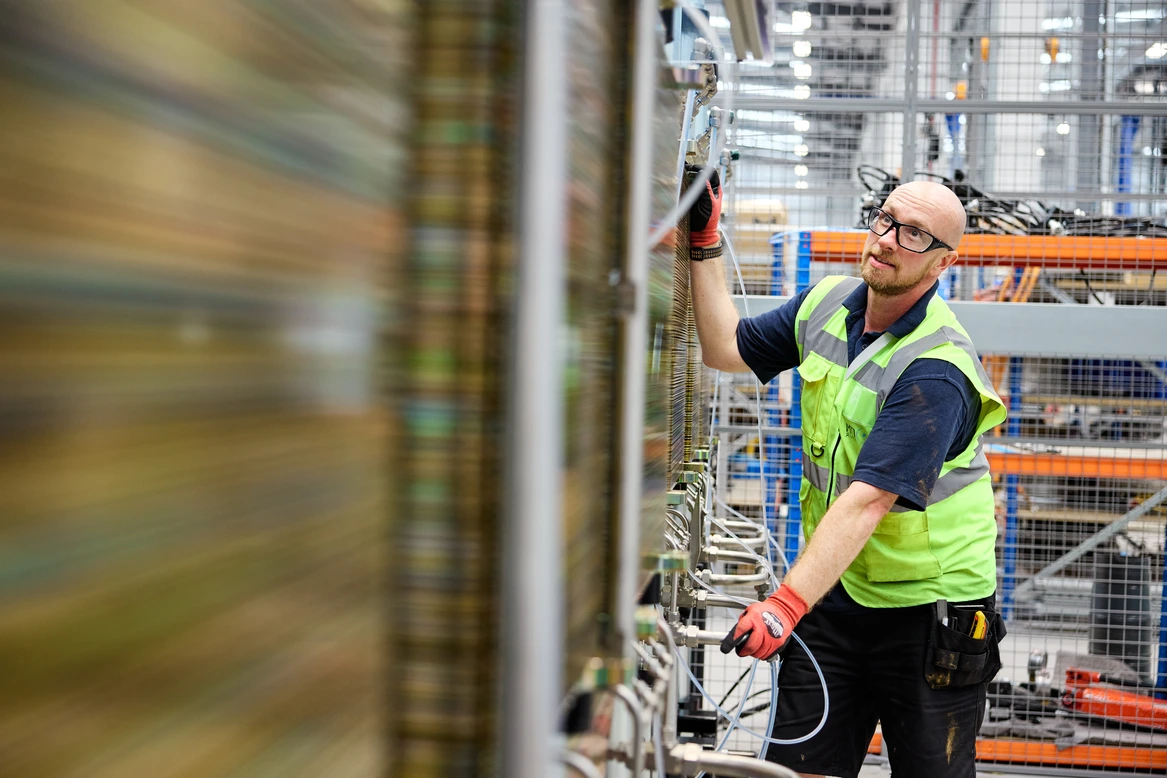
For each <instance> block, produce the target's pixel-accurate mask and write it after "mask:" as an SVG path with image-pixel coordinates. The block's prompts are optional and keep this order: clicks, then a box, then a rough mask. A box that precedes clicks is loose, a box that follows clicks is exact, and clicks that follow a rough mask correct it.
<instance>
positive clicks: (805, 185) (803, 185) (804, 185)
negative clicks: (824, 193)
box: [794, 181, 810, 189]
mask: <svg viewBox="0 0 1167 778" xmlns="http://www.w3.org/2000/svg"><path fill="white" fill-rule="evenodd" d="M809 187H810V184H808V183H806V182H805V181H795V182H794V188H795V189H808V188H809Z"/></svg>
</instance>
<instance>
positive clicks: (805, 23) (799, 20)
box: [790, 11, 811, 32]
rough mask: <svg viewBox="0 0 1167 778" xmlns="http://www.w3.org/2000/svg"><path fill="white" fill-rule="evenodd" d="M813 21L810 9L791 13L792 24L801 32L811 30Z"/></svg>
mask: <svg viewBox="0 0 1167 778" xmlns="http://www.w3.org/2000/svg"><path fill="white" fill-rule="evenodd" d="M810 23H811V15H810V11H793V12H791V14H790V25H791V26H792V27H794V29H796V30H798V31H799V32H801V31H803V30H809V29H810Z"/></svg>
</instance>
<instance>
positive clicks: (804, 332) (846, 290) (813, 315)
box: [797, 278, 863, 367]
mask: <svg viewBox="0 0 1167 778" xmlns="http://www.w3.org/2000/svg"><path fill="white" fill-rule="evenodd" d="M861 283H863V279H862V278H845V279H843V280H842V281H840V282H839V283H838V284H836V285H835V286H834V287H833V288H832V289H831V290H830V291H829V292H827V293H826V294H825V295H824V296H823V299H822V300H819V303H818V305H816V306H815V307H814V310H813V311H811V312H810V316H808V317H807V319H806V321H804V322H802V326H801V327H799V328H798V333H797V340H798V345H800V346H801V347H802V354H803V357H802V358H803V359H806V353H807V351H808V350H810V351H813V352H815V353H816V354H818V355H819V356H821V357H823V358H825V359H830V360H831V361H832V362H834V363H835V364H838V365H842V366H843V367H846V366H847V341H846V340H843V341H840V340H839V338H837V337H835V336H834V335H831V334H830V333H828V332H826V331H825V330H824V329H823V328H824V327H826V326H827V322H829V321H830V320H831V317H832V316H834V315H835V313H836V312H838V310H839V308H840V307H842V305H843V301H844V300H846V299H847V298H848V297H849V296H850V295H851V293H852V292H854V291H855V289H857V288H858V286H859V285H860V284H861ZM830 341H835V342H836V343H839V342H841V343H842V344H843V359H842V361H838V360H835V359H831V357H830V356H828V355H830V354H835V353H837V352H836V351H835V349H837V346H835V345H834V344H832V343H831V342H830Z"/></svg>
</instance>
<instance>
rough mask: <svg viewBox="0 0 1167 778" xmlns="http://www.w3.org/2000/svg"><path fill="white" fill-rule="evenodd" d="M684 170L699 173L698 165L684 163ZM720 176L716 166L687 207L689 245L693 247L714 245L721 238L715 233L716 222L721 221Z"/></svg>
mask: <svg viewBox="0 0 1167 778" xmlns="http://www.w3.org/2000/svg"><path fill="white" fill-rule="evenodd" d="M685 170H686V171H687V172H689V173H691V174H694V175H700V174H701V171H702V170H703V168H702V167H701V166H700V165H685ZM721 194H722V192H721V177H720V176H718V175H717V168H714V169H713V175H712V176H710V178H709V180H708V181H706V182H705V191H704V192H702V193H701V196H700V197H698V198H697V202H695V203H693V207H692V208H690V209H689V245H690V246H692V247H693V248H707V247H709V246H716V245H717V244H718V243H719V242H720V241H721V238H719V237H718V235H717V224H718V222H720V221H721Z"/></svg>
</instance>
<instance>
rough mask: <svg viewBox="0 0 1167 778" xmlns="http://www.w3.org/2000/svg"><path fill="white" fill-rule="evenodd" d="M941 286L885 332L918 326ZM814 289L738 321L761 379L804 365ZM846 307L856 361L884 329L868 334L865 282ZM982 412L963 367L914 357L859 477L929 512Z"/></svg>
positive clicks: (863, 455) (741, 345) (858, 468)
mask: <svg viewBox="0 0 1167 778" xmlns="http://www.w3.org/2000/svg"><path fill="white" fill-rule="evenodd" d="M938 286H939V284H933V285H932V288H931V289H929V290H928V291H927V292H926V293H925V294H924V295H923V296H922V297H921V298H920V299H919V300H917V301H916V304H915V305H913V306H912V307H911V309H909V310H908V312H907V313H905V314H904V315H903V316H901V317H900V318H899V319H898V320H897V321H896V322H895V323H894V324H892V325H891V326H890V327H888V328H887V331H888V332H889V333H891V334H892V335H895V336H896V337H900V338H902V337H903V336H905V335H907V334H908V333H910V332H911V331H912V330H914V329H915V328H916V327H918V326H919V325H920V323H921V322H922V321H924V317H925V316H926V315H927V308H928V302H929V301H930V300H931V299H932V295H934V294H936V289H937V287H938ZM809 292H810V290H809V289H808V290H806V291H805V292H801V293H800V294H798V295H797V296H795V297H794V298H793V299H792V300H790V301H788V302H787V303H786V304H785V305H782V306H781V307H779V308H775V309H773V310H771V311H767V312H766V313H763V314H762V315H760V316H756V317H754V318H751V319H742V320H741V322H740V323H739V324H738V327H737V347H738V352H739V353H740V354H741V357H742V359H743V360H744V361H745V363H746V364H747V365H748V366H749V368H750V369H751V370H752V371H753V372H754V374H755V375H756V376H757V377H758V380H760V381H761V382H762V383H767V382H768V381H770V380H771V379H773V378H774V376H776V375H778V374H779V373H781V372H782V371H783V370H789V369H790V368H792V367H797V366H798V362H799V358H798V343H797V341H796V340H795V333H794V322H795V318H796V316H797V313H798V308H799V306H801V305H802V302H803V301H804V300H805V299H806V295H807V294H808V293H809ZM843 305H844V307H846V309H847V311H848V314H847V319H846V326H847V362H848V364H850V363H851V362H854V361H855V357H857V356H858V355H859V354H861V353H862V352H863V349H865V348H867V346H869V345H870V344H871V343H872V342H874V341H875V339H876V338H878V337H879V336H880V335H882V334H883V333H882V332H868V333H864V332H863V325H864V317H865V314H866V312H867V284H866V283H862V284H860V285H859V286H858V287H857V288H856V289H855V291H854V292H852V293H851V294H850V295H849V296H848V297H847V299H846V300H844V301H843ZM980 410H981V400H980V395H979V394H978V393H977V390H976V389H975V388H974V387H973V385H972V382H970V381H969V380H968V378H967V377H966V376H965V375H964V373H962V372H961V371H960V369H959V368H957V367H956V366H955V365H953V364H952V363H950V362H946V361H944V360H941V359H926V358H923V359H917V360H914V361H913V362H912V363H911V364H910V365H908V367H907V369H906V370H904V372H903V373H902V374H900V377H899V380H897V381H896V384H895V386H894V387H893V388H892V391H891V393H890V394H889V395H888V397H887V400H886V402H884V405H883V407H882V408H881V409H880V411H879V415H878V416H876V418H875V426H874V427H872V429H871V434H870V436H868V438H867V440H866V441H865V442H864V444H863V448H862V449H860V451H859V459H858V461H857V462H856V463H855V476H854V480H856V481H863V482H864V483H868V484H871V485H872V486H875V487H877V488H879V489H883V490H885V491H888V492H892V493H893V494H895V495H897V496H898V498H897V499H896V504H897V505H902V506H904V507H907V508H911V509H914V510H923V509H924V507H925V506H926V505H927V504H928V495H929V494H930V493H931V492H932V488H933V487H934V486H935V485H936V480H937V479H938V478H939V477H940V468H941V467H942V466H943V464H944V462H945V460H948V459H952V458H953V457H955V456H957V455H958V454H959V453H960V452H962V451H964V449H966V448H967V447H968V445H969V443H971V442H972V440H973V438H974V436H975V435H976V428H977V419H978V417H979V416H980ZM840 597H842V598H845V601H850V602H851V603H853V602H854V601H852V600H851V598H850V597H847V596H846V594H845V592H843V587H841V586H837V587H835V590H834V591H833V592H832V595H831V596H830V597H828V599H827V601H826V602H825V603H824V604H828V603H830V602H831V601H832V600H836V601H837V600H839V599H840Z"/></svg>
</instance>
